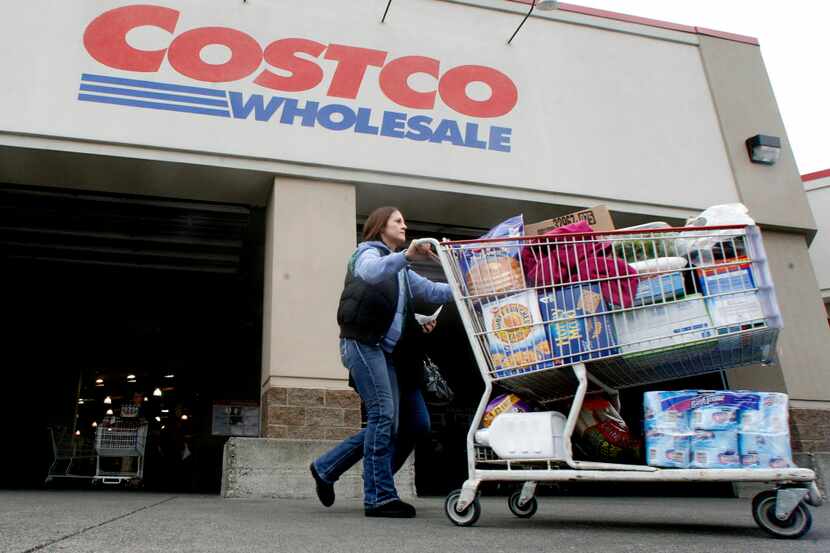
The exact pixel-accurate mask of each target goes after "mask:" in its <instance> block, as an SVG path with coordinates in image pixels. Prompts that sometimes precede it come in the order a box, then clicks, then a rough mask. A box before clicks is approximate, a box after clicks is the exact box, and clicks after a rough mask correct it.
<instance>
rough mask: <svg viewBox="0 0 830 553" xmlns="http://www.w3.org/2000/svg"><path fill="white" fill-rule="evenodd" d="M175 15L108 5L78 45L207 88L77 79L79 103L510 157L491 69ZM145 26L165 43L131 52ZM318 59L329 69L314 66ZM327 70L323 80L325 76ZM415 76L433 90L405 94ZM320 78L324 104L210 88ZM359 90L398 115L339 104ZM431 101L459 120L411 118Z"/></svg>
mask: <svg viewBox="0 0 830 553" xmlns="http://www.w3.org/2000/svg"><path fill="white" fill-rule="evenodd" d="M180 15H181V13H180V12H179V11H178V10H175V9H171V8H167V7H162V6H153V5H132V6H124V7H120V8H116V9H113V10H110V11H107V12H105V13H103V14H101V15H99V16H98V17H96V18H95V19H94V20H93V21H92V22H91V23H89V25H88V26H87V27H86V29H85V31H84V36H83V42H84V46H85V48H86V51H87V52H88V53H89V55H90V56H92V58H94V59H95V60H97V61H98V62H99V63H101V64H103V65H104V66H106V67H109V68H112V69H117V70H121V71H130V72H134V73H142V74H153V73H157V72H158V71H159V70H160V69H161V67H162V63H163V62H164V60H165V58H166V59H167V61H168V63H169V65H170V67H172V69H173V70H174V71H175V72H176V73H178V74H179V75H181V76H182V77H184V78H186V79H188V80H189V81H190V82H192V81H196V82H198V83H210V84H211V85H212V86H209V87H208V86H204V85H203V86H193V85H192V84H187V85H185V84H181V83H162V82H158V81H154V80H148V79H147V78H143V79H132V78H122V77H116V76H112V75H105V74H103V75H99V74H89V73H85V74H84V75H83V76H82V78H81V85H80V90H79V94H78V99H79V100H81V101H86V102H97V103H104V104H111V105H119V106H127V107H133V108H149V109H160V110H165V111H175V112H183V113H190V114H198V115H209V116H216V117H228V118H233V119H250V118H253V119H254V120H256V121H260V122H277V123H278V124H284V125H297V124H299V125H301V126H303V127H321V128H324V129H327V130H330V131H338V132H354V133H357V134H372V135H377V136H383V137H387V138H396V139H402V140H411V141H418V142H431V143H438V144H442V143H446V144H451V145H454V146H462V147H468V148H478V149H483V150H493V151H500V152H509V151H510V139H511V134H512V129H510V128H509V127H503V126H496V125H489V124H487V123H488V122H487V120H491V119H496V118H499V117H502V116H505V115H507V114H509V113H510V112H511V111H513V109H514V108H515V107H516V104H517V103H518V98H519V93H518V89H517V87H516V84H515V83H514V82H513V80H512V79H511V78H510V77H508V76H507V75H506V74H504V73H503V72H501V71H499V70H497V69H495V68H492V67H487V66H483V65H460V66H455V67H445V66H443V65H442V63H441V61H440V60H438V59H435V58H432V57H427V56H403V57H394V58H393V57H391V56H390V54H389V52H386V51H383V50H376V49H371V48H362V47H359V46H352V45H346V44H326V43H323V42H318V41H315V40H311V39H308V38H294V37H287V38H277V39H275V40H273V41H272V42H270V43H268V44H265V45H263V44H260V43H259V42H258V41H257V40H256V39H255V38H253V37H252V36H251V35H249V34H247V33H245V32H244V31H241V30H238V29H232V28H229V27H221V26H210V27H200V28H196V29H179V28H178V23H179V19H180ZM146 26H151V27H156V28H158V29H162V30H163V31H166V32H167V33H169V35H170V41H169V43H167V44H165V45H164V47H163V48H159V49H157V50H139V49H136V48H134V47H132V46H131V45H130V44H129V43H128V41H127V34H128V33H129V32H130V31H132V30H133V29H136V28H139V27H146ZM214 45H219V46H224V47H225V48H226V49H227V51H228V52H230V57H229V58H228V59H227V60H226V61H225V62H224V63H208V62H206V61H205V60H204V59H203V58H202V51H203V49H205V48H206V47H208V46H214ZM321 59H322V60H328V61H329V62H330V63H326V64H322V63H319V62H318V60H321ZM370 67H372V68H379V71H377V72H375V71H373V72H372V73H373V74H377V81H376V82H374V80H373V82H367V81H368V79H367V78H366V75H367V70H368V69H369V68H370ZM327 68H328V69H329V70H330V71H331V74H330V75H326V70H327ZM414 75H423V76H426V78H427V79H429V80H430V81H431V82H432V83H433V84H434V85H433V87H432V89H431V90H426V91H424V90H415V89H413V88H412V87H411V86H410V84H409V79H410V77H412V76H414ZM327 76H328V77H330V79H329V83H330V84H329V86H328V89H327V91H326V92H325V95H326V96H327V97H328V98H330V99H332V100H330V101H328V102H319V101H315V100H306V101H301V100H298V99H296V98H290V97H285V96H280V95H278V94H277V95H274V94H270V93H269V94H267V95H266V94H252V93H245V92H241V91H235V90H222V89H219V88H216V87H215V84H216V83H229V82H237V81H240V80H243V79H250V80H251V82H252V83H253V84H254V85H257V86H259V87H262V88H264V89H268V90H269V91H275V92H277V93H280V92H284V93H293V94H296V93H302V92H307V91H310V90H312V89H314V88H315V87H317V86H318V85H320V83H322V82H323V80H324V78H325V77H327ZM473 83H480V84H483V85H485V86H486V87H487V88H488V89H489V91H490V94H489V97H488V98H486V99H477V98H473V97H471V96H470V94H469V92H468V90H469V85H471V84H473ZM480 84H479V86H480ZM366 86H372V87H377V88H378V89H379V91H380V92H381V93H382V95H383V96H384V97H385V98H386V99H388V100H389V101H390V102H391V103H393V104H394V105H396V106H399V108H400V110H395V111H388V110H387V111H377V110H375V109H373V108H372V107H361V106H354V105H350V104H348V103H344V102H343V100H346V101H354V100H356V99H357V97H358V94H359V92H360V91H361V89H362V87H366ZM438 102H440V103H441V104H442V105H443V106H446V107H447V108H449V109H450V110H452V111H453V112H455V113H457V114H458V116H459V119H446V118H437V117H433V116H431V115H427V114H423V113H420V114H413V113H411V112H410V110H420V111H430V110H434V109H435V108H436V104H437V103H438Z"/></svg>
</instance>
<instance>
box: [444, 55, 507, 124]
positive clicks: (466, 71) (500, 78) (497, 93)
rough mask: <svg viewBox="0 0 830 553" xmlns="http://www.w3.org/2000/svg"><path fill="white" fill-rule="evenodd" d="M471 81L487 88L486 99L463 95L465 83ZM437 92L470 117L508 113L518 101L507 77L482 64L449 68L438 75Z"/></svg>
mask: <svg viewBox="0 0 830 553" xmlns="http://www.w3.org/2000/svg"><path fill="white" fill-rule="evenodd" d="M475 82H482V83H484V84H486V85H487V86H489V87H490V90H491V91H492V94H491V95H490V98H488V99H487V100H482V101H479V100H473V99H472V98H470V97H469V96H468V95H467V85H468V84H470V83H475ZM438 92H439V93H440V94H441V99H442V100H444V103H445V104H447V105H448V106H449V107H451V108H452V109H454V110H455V111H457V112H459V113H462V114H464V115H467V116H470V117H500V116H502V115H504V114H506V113H510V110H512V109H513V108H514V107H516V103H517V102H518V101H519V91H518V90H517V89H516V85H515V84H514V83H513V81H511V80H510V77H508V76H507V75H505V74H504V73H502V72H501V71H498V70H496V69H493V68H492V67H485V66H482V65H460V66H458V67H456V68H454V69H450V70H449V71H447V72H446V73H444V76H443V77H441V81H440V82H439V83H438Z"/></svg>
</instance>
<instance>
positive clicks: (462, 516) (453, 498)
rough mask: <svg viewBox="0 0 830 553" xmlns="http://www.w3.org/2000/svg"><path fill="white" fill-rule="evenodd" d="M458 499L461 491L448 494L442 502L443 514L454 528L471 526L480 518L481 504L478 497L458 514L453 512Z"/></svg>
mask: <svg viewBox="0 0 830 553" xmlns="http://www.w3.org/2000/svg"><path fill="white" fill-rule="evenodd" d="M460 497H461V490H455V491H454V492H450V494H449V495H448V496H447V499H446V500H445V501H444V512H445V513H447V518H449V519H450V520H451V521H452V523H453V524H455V525H456V526H472V525H473V524H475V523H476V521H478V517H480V516H481V504H480V503H479V501H478V497H476V498H475V499H474V500H473V502H472V503H471V504H470V505H468V506H467V508H466V509H464V510H463V511H461V512H458V511H456V510H455V506H456V505H458V499H459V498H460Z"/></svg>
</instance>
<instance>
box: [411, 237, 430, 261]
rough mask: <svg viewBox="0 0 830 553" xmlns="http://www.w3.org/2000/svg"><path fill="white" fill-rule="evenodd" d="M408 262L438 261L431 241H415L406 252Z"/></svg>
mask: <svg viewBox="0 0 830 553" xmlns="http://www.w3.org/2000/svg"><path fill="white" fill-rule="evenodd" d="M404 256H405V257H406V259H407V261H426V260H432V261H438V256H437V255H436V254H435V252H434V251H432V244H431V241H430V240H428V239H423V240H413V241H412V242H410V244H409V247H408V248H407V249H406V252H404Z"/></svg>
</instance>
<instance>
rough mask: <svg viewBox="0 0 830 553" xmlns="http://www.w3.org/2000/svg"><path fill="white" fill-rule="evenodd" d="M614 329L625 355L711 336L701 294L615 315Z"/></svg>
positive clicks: (707, 315)
mask: <svg viewBox="0 0 830 553" xmlns="http://www.w3.org/2000/svg"><path fill="white" fill-rule="evenodd" d="M614 328H615V329H616V332H617V343H618V344H620V350H621V351H622V353H624V354H626V353H634V352H639V351H644V350H653V349H662V348H670V347H675V346H678V345H682V344H685V343H687V342H692V341H696V340H702V339H706V338H711V337H713V336H714V332H713V330H712V320H711V318H710V317H709V313H708V311H707V310H706V304H705V303H704V302H703V296H701V295H700V294H691V295H689V296H686V298H685V299H684V300H682V301H678V302H673V303H665V304H654V305H650V306H648V307H645V308H641V309H635V310H633V311H624V312H622V313H615V314H614Z"/></svg>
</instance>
